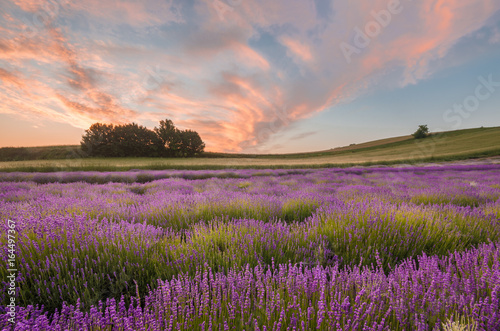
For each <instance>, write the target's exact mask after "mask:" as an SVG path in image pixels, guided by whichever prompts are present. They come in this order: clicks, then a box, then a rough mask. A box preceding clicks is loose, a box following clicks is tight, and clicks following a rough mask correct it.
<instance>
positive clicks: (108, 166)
mask: <svg viewBox="0 0 500 331" xmlns="http://www.w3.org/2000/svg"><path fill="white" fill-rule="evenodd" d="M43 149H44V148H41V149H40V150H43ZM40 150H38V153H41V154H37V153H34V154H31V156H30V154H29V153H28V152H26V151H24V152H22V153H21V152H20V153H19V154H18V155H17V156H16V153H15V151H12V150H11V151H10V154H9V155H10V156H8V157H7V156H5V157H4V158H1V156H2V152H1V150H0V160H11V159H16V160H17V161H3V162H0V171H113V170H120V171H121V170H130V169H224V168H261V169H265V168H311V167H316V168H321V167H332V166H335V167H339V166H352V165H376V164H393V163H416V162H428V161H451V160H461V159H467V158H478V157H487V156H496V155H500V127H494V128H479V129H467V130H459V131H450V132H445V133H441V134H434V135H431V136H430V137H427V138H425V139H418V140H416V139H413V138H412V137H411V136H405V137H397V138H390V139H383V140H380V141H373V142H368V143H364V144H358V145H353V146H349V147H344V148H338V149H332V150H328V151H322V152H312V153H296V154H275V155H273V154H269V155H265V154H262V155H249V154H224V153H205V155H204V156H203V157H197V158H82V157H81V153H80V152H79V151H78V148H77V146H67V147H61V146H59V147H57V148H55V149H54V150H53V151H52V152H51V148H50V147H45V152H43V153H42V152H40ZM56 151H57V153H56ZM44 153H45V154H44ZM51 154H57V155H59V156H62V155H70V156H73V157H70V158H65V159H63V158H56V159H46V158H48V157H50V155H51ZM23 155H24V156H23ZM23 157H24V158H26V160H23ZM30 158H31V159H30ZM32 158H36V159H32Z"/></svg>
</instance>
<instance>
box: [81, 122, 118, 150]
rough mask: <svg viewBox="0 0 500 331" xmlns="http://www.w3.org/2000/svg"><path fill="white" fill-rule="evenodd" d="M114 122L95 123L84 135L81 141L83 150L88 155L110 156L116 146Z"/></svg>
mask: <svg viewBox="0 0 500 331" xmlns="http://www.w3.org/2000/svg"><path fill="white" fill-rule="evenodd" d="M113 130H114V127H113V125H112V124H102V123H94V124H92V125H91V126H90V128H89V129H88V130H85V134H84V135H83V137H82V141H81V143H80V146H81V149H82V151H83V152H84V153H85V154H87V155H88V156H110V154H113V150H114V146H113V144H112V140H113Z"/></svg>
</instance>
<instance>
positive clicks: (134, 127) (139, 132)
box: [112, 123, 162, 157]
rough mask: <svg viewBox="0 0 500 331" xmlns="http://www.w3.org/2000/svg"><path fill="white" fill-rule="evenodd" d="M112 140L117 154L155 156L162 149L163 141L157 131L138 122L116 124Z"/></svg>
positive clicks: (158, 154)
mask: <svg viewBox="0 0 500 331" xmlns="http://www.w3.org/2000/svg"><path fill="white" fill-rule="evenodd" d="M112 141H113V145H114V146H115V147H116V150H117V153H118V155H116V156H149V157H154V156H160V154H161V151H162V142H161V140H160V139H159V138H158V136H157V135H156V133H155V132H154V131H152V130H149V129H148V128H146V127H144V126H142V125H138V124H136V123H132V124H124V125H117V126H115V129H114V132H113V140H112ZM113 156H114V155H113Z"/></svg>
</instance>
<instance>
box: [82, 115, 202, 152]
mask: <svg viewBox="0 0 500 331" xmlns="http://www.w3.org/2000/svg"><path fill="white" fill-rule="evenodd" d="M204 148H205V144H204V143H203V141H202V140H201V138H200V136H199V134H198V133H197V132H195V131H192V130H179V129H177V128H176V127H175V125H174V123H173V122H172V121H171V120H169V119H166V120H162V121H160V125H159V127H155V128H154V130H149V129H148V128H146V127H144V126H141V125H138V124H136V123H131V124H123V125H116V126H114V125H112V124H102V123H95V124H92V125H91V126H90V128H89V129H88V130H85V135H84V136H83V137H82V141H81V149H82V151H83V152H84V153H85V154H86V155H88V156H94V157H159V156H161V157H175V156H181V157H184V156H196V155H199V154H201V153H203V150H204Z"/></svg>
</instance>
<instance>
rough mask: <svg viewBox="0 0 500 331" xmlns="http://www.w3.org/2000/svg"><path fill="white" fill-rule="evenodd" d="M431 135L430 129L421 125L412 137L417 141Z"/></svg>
mask: <svg viewBox="0 0 500 331" xmlns="http://www.w3.org/2000/svg"><path fill="white" fill-rule="evenodd" d="M428 135H429V128H428V127H427V125H419V126H418V129H417V131H415V132H414V133H413V134H412V136H413V137H414V138H415V139H422V138H425V137H427V136H428Z"/></svg>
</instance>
